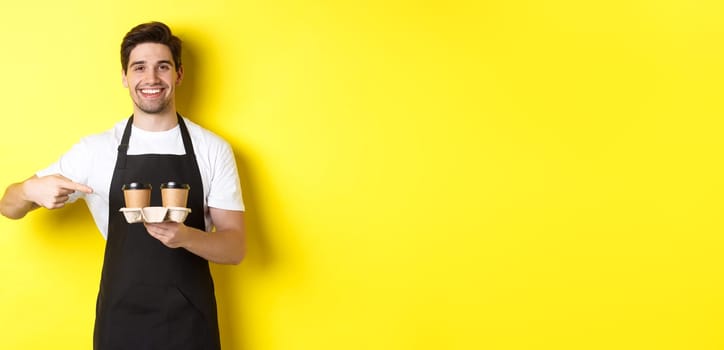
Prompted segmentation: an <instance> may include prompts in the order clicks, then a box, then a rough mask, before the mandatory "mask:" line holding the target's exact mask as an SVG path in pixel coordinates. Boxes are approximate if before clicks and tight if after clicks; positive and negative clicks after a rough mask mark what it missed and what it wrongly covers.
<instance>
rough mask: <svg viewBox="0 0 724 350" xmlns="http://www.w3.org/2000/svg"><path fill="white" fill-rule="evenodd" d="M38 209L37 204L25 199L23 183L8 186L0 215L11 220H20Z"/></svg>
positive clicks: (0, 203)
mask: <svg viewBox="0 0 724 350" xmlns="http://www.w3.org/2000/svg"><path fill="white" fill-rule="evenodd" d="M36 208H38V205H37V204H35V203H34V202H32V201H29V200H26V199H25V195H24V194H23V183H22V182H18V183H14V184H12V185H10V186H8V188H7V189H6V190H5V194H4V195H3V198H2V199H1V200H0V214H2V215H4V216H6V217H8V218H10V219H20V218H22V217H24V216H25V215H26V214H27V213H28V212H30V211H31V210H33V209H36Z"/></svg>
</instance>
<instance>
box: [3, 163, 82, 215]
mask: <svg viewBox="0 0 724 350" xmlns="http://www.w3.org/2000/svg"><path fill="white" fill-rule="evenodd" d="M75 191H81V192H85V193H92V192H93V189H91V188H90V187H88V186H85V185H82V184H79V183H76V182H73V181H72V180H70V179H68V178H66V177H64V176H62V175H59V174H55V175H48V176H43V177H37V176H35V175H33V176H32V177H30V178H29V179H27V180H25V181H23V182H18V183H14V184H12V185H10V186H8V188H7V189H6V190H5V194H4V195H3V197H2V199H0V214H2V215H4V216H6V217H8V218H10V219H20V218H22V217H24V216H25V215H26V214H27V213H28V212H30V211H32V210H34V209H37V208H39V207H45V208H48V209H57V208H62V207H63V206H65V202H67V201H68V198H70V195H71V194H73V192H75Z"/></svg>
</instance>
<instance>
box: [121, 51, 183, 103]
mask: <svg viewBox="0 0 724 350" xmlns="http://www.w3.org/2000/svg"><path fill="white" fill-rule="evenodd" d="M182 78H183V70H182V69H179V70H178V72H177V71H176V67H175V65H174V62H173V56H172V55H171V50H169V48H168V47H167V46H166V45H163V44H157V43H143V44H138V45H137V46H136V47H135V48H133V50H131V54H130V55H129V57H128V67H127V71H126V72H125V73H124V74H123V86H125V87H127V88H128V91H129V93H130V94H131V99H132V100H133V103H134V104H135V105H136V107H137V108H138V109H140V110H141V111H143V112H145V113H147V114H161V113H164V112H168V111H172V110H175V108H176V106H175V100H174V96H175V91H176V85H179V84H180V83H181V79H182Z"/></svg>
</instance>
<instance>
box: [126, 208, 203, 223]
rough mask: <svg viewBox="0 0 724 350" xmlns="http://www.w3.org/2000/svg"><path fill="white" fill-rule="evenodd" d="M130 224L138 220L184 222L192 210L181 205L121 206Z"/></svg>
mask: <svg viewBox="0 0 724 350" xmlns="http://www.w3.org/2000/svg"><path fill="white" fill-rule="evenodd" d="M120 211H121V212H122V213H123V216H124V217H125V218H126V221H127V222H128V223H129V224H135V223H138V222H148V223H159V222H179V223H180V222H184V221H185V220H186V217H187V216H188V215H189V213H190V212H191V209H189V208H181V207H145V208H121V210H120Z"/></svg>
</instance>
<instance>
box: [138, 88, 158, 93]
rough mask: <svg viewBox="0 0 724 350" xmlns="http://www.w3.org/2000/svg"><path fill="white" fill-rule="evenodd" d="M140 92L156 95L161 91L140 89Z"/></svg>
mask: <svg viewBox="0 0 724 350" xmlns="http://www.w3.org/2000/svg"><path fill="white" fill-rule="evenodd" d="M141 92H142V93H144V94H157V93H159V92H161V89H141Z"/></svg>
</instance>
